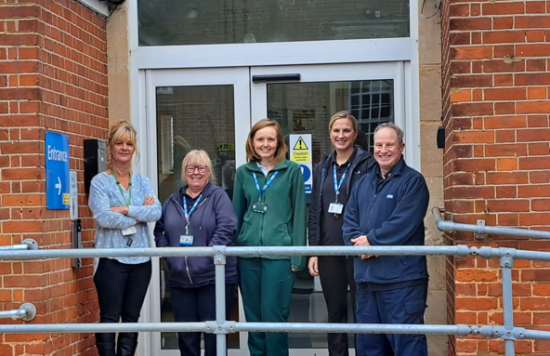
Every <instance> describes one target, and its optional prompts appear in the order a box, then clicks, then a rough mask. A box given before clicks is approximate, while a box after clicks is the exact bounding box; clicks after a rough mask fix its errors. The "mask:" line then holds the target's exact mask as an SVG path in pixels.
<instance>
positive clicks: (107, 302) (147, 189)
mask: <svg viewBox="0 0 550 356" xmlns="http://www.w3.org/2000/svg"><path fill="white" fill-rule="evenodd" d="M107 149H108V154H109V155H110V158H111V159H110V163H109V166H108V168H107V171H105V172H102V173H99V174H98V175H96V176H95V177H94V179H92V184H91V188H90V198H89V206H90V209H91V210H92V213H93V216H94V220H95V225H96V235H95V247H96V248H128V249H130V248H146V247H150V237H149V229H148V227H147V223H148V222H155V221H157V220H158V219H159V218H160V215H161V204H160V202H159V200H158V199H157V198H156V197H155V192H154V190H153V186H152V185H151V182H150V181H149V179H148V178H147V177H144V176H142V175H139V174H136V173H133V172H132V158H133V156H134V153H136V151H137V149H136V130H135V129H134V128H133V126H132V125H131V124H130V123H129V122H127V121H119V122H117V123H115V124H114V125H113V126H112V127H111V130H110V134H109V140H108V142H107ZM150 279H151V259H150V258H149V257H114V258H101V259H100V260H99V262H98V264H97V265H96V271H95V274H94V283H95V285H96V289H97V296H98V301H99V309H100V322H101V323H118V322H119V321H120V320H122V322H123V323H136V322H137V321H138V319H139V314H140V311H141V307H142V305H143V300H144V299H145V294H146V293H147V288H148V287H149V281H150ZM137 337H138V334H137V333H119V334H118V340H117V347H116V354H115V334H114V333H97V334H96V345H97V349H98V351H99V355H100V356H115V355H116V356H133V355H134V354H135V351H136V347H137Z"/></svg>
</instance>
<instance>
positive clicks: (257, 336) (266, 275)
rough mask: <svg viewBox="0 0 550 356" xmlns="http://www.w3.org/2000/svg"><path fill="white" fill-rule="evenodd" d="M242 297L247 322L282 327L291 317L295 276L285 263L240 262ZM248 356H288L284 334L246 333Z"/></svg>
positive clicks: (278, 261) (287, 262)
mask: <svg viewBox="0 0 550 356" xmlns="http://www.w3.org/2000/svg"><path fill="white" fill-rule="evenodd" d="M237 268H238V270H239V277H240V287H241V294H242V297H243V305H244V313H245V316H246V321H247V322H254V323H256V322H275V323H279V322H281V323H284V322H287V320H288V315H289V314H290V297H291V294H292V287H293V285H294V273H293V272H292V270H291V268H290V259H288V260H269V259H265V258H239V259H238V262H237ZM248 349H249V350H250V355H251V356H287V355H288V335H287V334H286V333H279V332H277V333H257V332H254V333H252V332H251V333H249V334H248Z"/></svg>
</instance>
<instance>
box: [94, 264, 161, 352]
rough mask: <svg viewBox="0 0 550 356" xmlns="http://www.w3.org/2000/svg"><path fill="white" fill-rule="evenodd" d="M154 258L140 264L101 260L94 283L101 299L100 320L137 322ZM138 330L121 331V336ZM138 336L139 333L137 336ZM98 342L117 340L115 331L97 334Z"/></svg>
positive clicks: (99, 299)
mask: <svg viewBox="0 0 550 356" xmlns="http://www.w3.org/2000/svg"><path fill="white" fill-rule="evenodd" d="M150 280H151V261H148V262H145V263H140V264H136V265H130V264H124V263H120V262H118V261H117V260H114V259H109V258H102V259H100V260H99V265H98V267H97V271H96V273H95V275H94V283H95V286H96V289H97V298H98V301H99V312H100V320H99V322H100V323H118V322H119V321H120V320H121V319H122V322H123V323H137V321H138V319H139V314H140V312H141V307H142V306H143V301H144V299H145V294H146V293H147V288H149V281H150ZM125 334H137V333H119V341H120V338H121V337H125V336H128V335H125ZM134 336H135V335H134ZM96 339H97V340H98V342H114V340H115V334H114V333H112V334H111V333H98V334H96Z"/></svg>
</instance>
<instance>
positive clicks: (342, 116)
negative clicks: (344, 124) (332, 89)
mask: <svg viewBox="0 0 550 356" xmlns="http://www.w3.org/2000/svg"><path fill="white" fill-rule="evenodd" d="M340 119H348V120H349V121H350V122H351V127H352V128H353V131H355V132H358V131H359V127H358V125H357V119H356V118H355V116H353V115H352V114H350V113H349V112H348V111H346V110H342V111H338V112H337V113H336V114H334V115H332V117H331V118H330V122H329V123H328V131H329V132H330V130H332V125H334V123H335V122H336V120H340Z"/></svg>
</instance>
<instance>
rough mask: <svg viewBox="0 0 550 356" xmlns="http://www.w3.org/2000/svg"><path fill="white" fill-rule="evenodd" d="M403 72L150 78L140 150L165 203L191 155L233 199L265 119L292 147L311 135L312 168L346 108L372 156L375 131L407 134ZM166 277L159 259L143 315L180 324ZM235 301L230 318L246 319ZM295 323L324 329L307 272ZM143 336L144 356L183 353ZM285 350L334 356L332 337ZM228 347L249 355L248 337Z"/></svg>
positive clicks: (360, 67)
mask: <svg viewBox="0 0 550 356" xmlns="http://www.w3.org/2000/svg"><path fill="white" fill-rule="evenodd" d="M404 73H405V70H404V64H403V62H390V63H370V64H338V65H309V66H273V67H238V68H214V69H183V70H155V71H146V73H145V86H144V87H145V97H146V105H147V106H146V116H147V124H146V128H147V134H146V137H147V142H146V145H143V146H141V147H143V148H145V149H146V150H147V163H146V165H147V172H148V174H149V176H150V178H151V180H152V182H153V184H156V186H157V187H158V195H159V199H160V200H161V202H164V201H165V200H166V199H167V198H168V197H169V196H170V194H172V193H173V192H174V191H176V190H178V189H179V188H180V187H181V186H182V185H183V184H184V183H183V181H182V169H181V163H182V160H183V158H184V157H185V155H186V154H187V152H189V151H190V150H192V149H204V150H205V151H206V152H208V154H209V155H210V158H211V160H212V168H213V172H212V179H213V182H214V183H215V184H217V185H219V186H221V187H222V188H223V189H224V190H225V191H226V192H227V194H228V195H229V197H232V193H233V180H234V177H235V169H236V167H238V166H240V165H242V164H244V163H246V154H245V144H246V139H247V135H248V132H249V130H250V128H251V127H252V125H253V124H254V123H255V122H257V121H259V120H260V119H263V118H266V117H267V118H270V119H273V120H277V121H278V122H279V124H280V125H281V127H282V129H283V134H284V137H285V140H287V144H288V136H289V135H291V134H300V135H311V146H312V147H311V148H310V150H311V157H312V163H313V165H314V166H315V164H316V163H318V162H319V161H320V160H321V157H322V156H323V155H325V154H328V153H330V152H332V150H333V147H332V145H331V142H330V139H329V135H328V124H329V121H330V118H331V116H332V115H333V114H334V113H335V112H337V111H340V110H348V111H350V112H351V113H352V114H353V115H354V116H355V117H356V118H357V119H358V123H359V129H360V131H361V132H360V133H359V135H358V139H357V141H356V144H357V145H359V146H361V147H362V148H363V149H365V150H372V144H373V131H374V128H375V127H376V126H377V125H379V124H381V123H384V122H395V123H396V124H398V125H399V126H401V127H403V128H405V110H404V108H405V89H404V87H405V86H404ZM155 153H156V154H155ZM168 278H169V271H168V268H167V266H166V264H165V263H164V261H162V260H158V259H157V260H155V261H154V272H153V279H152V283H151V289H150V295H149V298H148V304H147V308H148V310H147V311H146V312H145V313H144V314H145V316H146V319H149V320H150V321H153V322H161V321H162V322H168V321H173V320H174V319H173V314H172V307H171V303H172V300H171V298H170V291H169V288H168V287H167V283H168ZM236 300H237V301H238V302H237V303H235V306H234V308H233V313H232V319H233V320H236V321H243V322H244V321H245V319H244V313H243V308H242V304H241V300H240V298H237V299H236ZM352 313H353V311H352V310H349V320H353V319H352ZM289 321H291V322H327V312H326V306H325V301H324V298H323V294H322V290H321V286H320V283H319V281H318V280H316V279H314V278H313V277H311V276H310V275H309V273H307V271H303V272H300V273H297V275H296V282H295V286H294V290H293V294H292V303H291V313H290V317H289ZM147 335H148V336H146V337H148V338H149V339H148V340H146V344H147V345H149V346H148V347H146V348H147V349H148V350H146V352H145V354H146V355H148V354H150V355H161V356H175V355H179V350H178V344H177V336H176V334H175V333H150V334H147ZM350 340H351V336H350ZM289 344H290V348H291V351H290V353H291V355H293V354H294V355H328V352H327V351H326V350H327V344H326V334H303V333H300V334H290V335H289ZM350 344H351V343H350ZM228 347H229V354H230V355H232V356H233V355H248V350H247V345H246V334H245V333H241V334H230V335H228Z"/></svg>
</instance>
